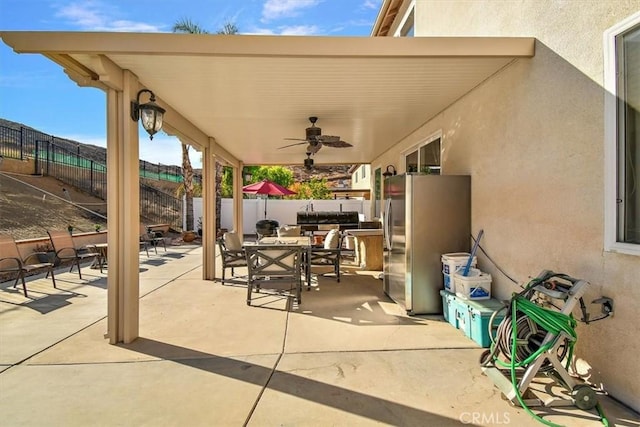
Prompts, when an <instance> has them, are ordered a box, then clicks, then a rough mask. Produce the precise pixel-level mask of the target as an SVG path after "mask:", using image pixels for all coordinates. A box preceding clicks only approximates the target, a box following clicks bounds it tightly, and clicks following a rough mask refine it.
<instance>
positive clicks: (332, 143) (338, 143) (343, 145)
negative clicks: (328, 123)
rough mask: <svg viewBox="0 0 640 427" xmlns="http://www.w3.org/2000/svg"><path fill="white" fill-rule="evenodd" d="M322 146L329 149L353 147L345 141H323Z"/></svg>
mask: <svg viewBox="0 0 640 427" xmlns="http://www.w3.org/2000/svg"><path fill="white" fill-rule="evenodd" d="M322 144H323V145H326V146H327V147H331V148H348V147H353V145H351V144H349V143H348V142H346V141H340V140H338V141H325V140H322Z"/></svg>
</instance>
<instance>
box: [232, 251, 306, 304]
mask: <svg viewBox="0 0 640 427" xmlns="http://www.w3.org/2000/svg"><path fill="white" fill-rule="evenodd" d="M245 252H246V255H247V269H248V271H249V277H248V280H247V284H248V286H247V305H251V295H252V293H253V291H254V289H255V291H256V292H260V291H261V290H263V289H270V290H275V291H277V292H278V293H283V294H286V295H287V296H289V297H295V298H296V300H297V302H298V304H300V303H301V302H302V292H301V291H302V269H301V266H302V254H303V248H302V247H301V246H291V245H273V246H260V245H255V246H246V247H245Z"/></svg>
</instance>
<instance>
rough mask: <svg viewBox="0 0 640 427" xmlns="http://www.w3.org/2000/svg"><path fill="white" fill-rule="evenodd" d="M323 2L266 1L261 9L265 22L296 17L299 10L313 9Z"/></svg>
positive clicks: (304, 0) (317, 0) (307, 0)
mask: <svg viewBox="0 0 640 427" xmlns="http://www.w3.org/2000/svg"><path fill="white" fill-rule="evenodd" d="M322 1H323V0H267V1H266V2H265V3H264V6H263V7H262V19H263V20H265V21H268V20H272V19H278V18H283V17H291V16H296V14H297V13H298V11H299V10H301V9H308V8H310V7H314V6H316V5H318V4H320V3H322Z"/></svg>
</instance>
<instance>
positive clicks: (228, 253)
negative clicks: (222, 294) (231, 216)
mask: <svg viewBox="0 0 640 427" xmlns="http://www.w3.org/2000/svg"><path fill="white" fill-rule="evenodd" d="M232 240H233V241H232ZM216 243H217V244H218V248H219V249H220V258H221V260H222V280H221V281H222V283H223V284H224V283H227V282H229V283H238V282H240V283H244V282H245V281H244V280H239V279H238V276H236V275H235V269H236V268H238V267H246V266H247V256H246V254H245V251H244V249H242V244H241V243H240V240H239V239H238V237H237V234H235V233H231V232H227V233H225V234H224V236H223V237H222V238H220V239H218V240H217V241H216ZM228 268H230V269H231V278H230V279H227V278H226V277H225V272H226V270H227V269H228ZM245 280H246V279H245Z"/></svg>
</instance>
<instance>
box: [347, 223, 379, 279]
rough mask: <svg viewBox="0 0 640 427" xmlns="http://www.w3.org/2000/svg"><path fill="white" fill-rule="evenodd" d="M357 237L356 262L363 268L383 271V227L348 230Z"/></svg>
mask: <svg viewBox="0 0 640 427" xmlns="http://www.w3.org/2000/svg"><path fill="white" fill-rule="evenodd" d="M347 234H349V235H351V236H354V237H355V238H356V262H357V263H358V264H359V265H360V267H361V268H362V269H363V270H373V271H382V229H380V228H361V229H358V230H347Z"/></svg>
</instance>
